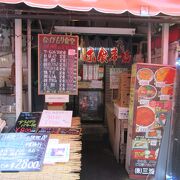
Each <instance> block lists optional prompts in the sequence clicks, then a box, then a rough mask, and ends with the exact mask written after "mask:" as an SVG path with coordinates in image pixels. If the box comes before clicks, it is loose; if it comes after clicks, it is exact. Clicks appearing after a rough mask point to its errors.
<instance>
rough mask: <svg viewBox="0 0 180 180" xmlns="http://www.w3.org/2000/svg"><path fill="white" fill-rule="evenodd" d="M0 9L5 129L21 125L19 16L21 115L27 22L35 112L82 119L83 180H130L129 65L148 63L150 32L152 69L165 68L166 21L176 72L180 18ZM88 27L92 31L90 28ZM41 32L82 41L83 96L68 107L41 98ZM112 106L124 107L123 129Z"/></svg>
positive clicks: (1, 102) (25, 105)
mask: <svg viewBox="0 0 180 180" xmlns="http://www.w3.org/2000/svg"><path fill="white" fill-rule="evenodd" d="M0 7H1V8H2V10H1V11H0V15H1V17H0V42H1V43H0V44H1V45H0V49H1V52H0V74H1V76H0V108H1V114H2V119H5V120H6V123H7V125H6V127H5V128H4V129H3V131H4V132H12V131H13V128H14V124H15V121H16V115H15V114H16V102H15V75H14V74H13V63H14V58H15V57H14V56H15V55H14V54H15V49H14V47H15V44H14V36H15V30H14V28H15V24H14V20H15V19H16V18H19V17H20V18H22V55H23V70H22V72H23V91H22V92H23V111H24V112H28V111H29V107H28V82H29V81H28V62H27V33H28V32H27V20H28V19H29V18H30V21H31V39H30V41H31V74H32V76H31V86H32V90H31V93H32V97H31V100H32V107H31V108H32V112H41V111H43V110H44V109H53V108H55V109H56V110H70V111H73V117H80V119H81V126H82V158H81V163H82V164H81V173H80V179H82V180H90V179H92V180H96V179H98V180H101V179H102V180H106V179H107V180H109V179H112V180H118V179H122V180H128V179H129V175H128V173H127V167H125V166H126V162H125V161H126V158H127V157H126V145H127V136H128V124H127V119H128V117H127V111H128V108H129V104H130V100H129V99H130V86H131V85H130V84H131V73H132V64H134V63H148V62H149V61H148V32H149V28H150V30H151V63H152V64H159V65H160V64H162V63H163V62H162V58H161V56H162V54H161V46H162V44H161V39H162V38H161V34H162V30H163V23H166V24H167V23H168V24H169V25H170V26H169V37H170V38H169V57H168V65H172V66H175V64H176V60H177V57H178V50H177V49H178V47H179V43H180V35H179V29H180V26H179V24H178V22H179V20H180V19H179V17H176V16H167V15H164V14H159V15H157V16H153V17H150V18H147V17H138V16H135V15H132V14H131V13H129V12H124V13H123V14H104V13H100V12H97V11H95V10H91V11H88V12H81V11H79V12H78V11H68V10H65V9H63V8H61V7H56V8H54V9H52V10H45V9H39V8H30V7H29V6H27V5H25V4H24V3H19V4H16V5H6V4H3V3H2V4H0ZM16 11H17V12H20V14H18V13H16ZM62 27H63V28H64V29H63V28H62ZM82 27H83V28H84V29H83V28H82ZM91 27H93V28H94V29H89V28H91ZM71 28H72V29H73V28H74V29H73V30H72V29H71ZM76 28H77V29H76ZM98 28H100V29H99V30H97V29H98ZM101 28H102V29H101ZM114 28H118V32H116V33H114V32H113V30H114ZM124 28H126V30H125V32H124V30H123V29H124ZM76 31H77V32H76ZM97 31H98V32H97ZM38 34H61V35H70V36H78V41H79V42H78V44H79V45H78V94H77V95H70V96H69V102H68V103H57V104H53V103H52V104H51V103H46V102H45V95H42V94H41V95H40V94H39V93H38V83H39V81H38V68H39V67H38ZM115 52H116V53H117V52H118V53H117V54H116V53H115ZM116 56H117V57H116ZM120 82H121V83H120ZM118 83H119V84H118ZM114 104H116V105H118V106H120V107H122V108H124V112H123V113H124V114H123V115H122V116H124V118H121V124H119V127H117V126H118V123H120V121H118V120H117V119H118V117H117V116H118V115H117V114H116V112H115V111H116V110H115V108H116V107H115V105H114ZM118 128H120V129H118ZM120 131H121V132H120ZM118 132H119V135H117V133H118ZM119 136H120V137H119ZM135 177H136V176H135Z"/></svg>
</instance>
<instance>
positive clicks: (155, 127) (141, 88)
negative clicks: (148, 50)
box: [129, 64, 176, 179]
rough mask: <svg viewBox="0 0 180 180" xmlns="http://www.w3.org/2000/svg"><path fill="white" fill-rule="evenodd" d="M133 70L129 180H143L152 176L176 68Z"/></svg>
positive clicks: (140, 67) (168, 113)
mask: <svg viewBox="0 0 180 180" xmlns="http://www.w3.org/2000/svg"><path fill="white" fill-rule="evenodd" d="M133 68H134V69H133V72H135V76H133V77H135V79H134V92H131V95H132V97H131V99H132V101H133V102H134V105H133V108H132V107H131V108H130V109H132V112H131V115H130V117H131V118H132V119H129V123H131V124H132V127H133V128H132V139H131V142H132V143H131V146H132V147H131V160H130V169H131V171H130V177H131V178H138V177H139V178H143V177H144V179H145V178H146V177H147V176H154V175H155V168H156V162H157V158H158V154H159V148H160V144H161V139H162V136H163V129H164V125H165V123H166V121H167V120H170V118H171V113H172V99H173V85H174V79H175V74H176V69H175V68H174V67H172V66H162V65H150V64H135V65H134V67H133ZM131 106H132V104H131Z"/></svg>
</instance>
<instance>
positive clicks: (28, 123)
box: [15, 112, 41, 133]
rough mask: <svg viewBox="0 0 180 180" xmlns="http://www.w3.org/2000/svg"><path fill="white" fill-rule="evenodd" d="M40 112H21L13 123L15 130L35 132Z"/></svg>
mask: <svg viewBox="0 0 180 180" xmlns="http://www.w3.org/2000/svg"><path fill="white" fill-rule="evenodd" d="M40 117H41V113H39V112H21V113H20V115H19V117H18V119H17V121H16V125H15V131H16V132H29V133H30V132H32V133H33V132H36V130H37V127H38V124H39V120H40Z"/></svg>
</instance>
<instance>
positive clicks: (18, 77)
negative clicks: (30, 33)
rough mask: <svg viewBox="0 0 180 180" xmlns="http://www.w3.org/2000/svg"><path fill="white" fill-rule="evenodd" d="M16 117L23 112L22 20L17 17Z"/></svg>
mask: <svg viewBox="0 0 180 180" xmlns="http://www.w3.org/2000/svg"><path fill="white" fill-rule="evenodd" d="M15 74H16V80H15V82H16V87H15V89H16V119H17V118H18V116H19V114H20V112H22V20H21V19H15Z"/></svg>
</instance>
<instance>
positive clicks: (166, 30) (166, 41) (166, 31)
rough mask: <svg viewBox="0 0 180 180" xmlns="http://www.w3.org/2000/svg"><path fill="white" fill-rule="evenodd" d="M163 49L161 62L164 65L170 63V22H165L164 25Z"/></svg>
mask: <svg viewBox="0 0 180 180" xmlns="http://www.w3.org/2000/svg"><path fill="white" fill-rule="evenodd" d="M161 43H162V49H161V62H162V64H164V65H167V64H168V51H169V24H168V23H164V24H163V26H162V42H161Z"/></svg>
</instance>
